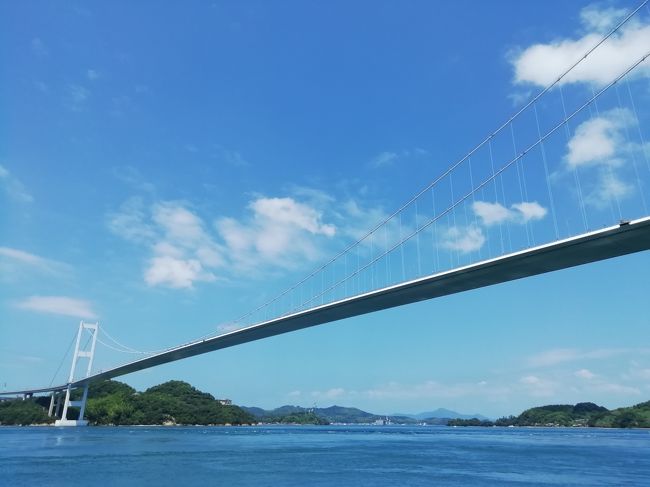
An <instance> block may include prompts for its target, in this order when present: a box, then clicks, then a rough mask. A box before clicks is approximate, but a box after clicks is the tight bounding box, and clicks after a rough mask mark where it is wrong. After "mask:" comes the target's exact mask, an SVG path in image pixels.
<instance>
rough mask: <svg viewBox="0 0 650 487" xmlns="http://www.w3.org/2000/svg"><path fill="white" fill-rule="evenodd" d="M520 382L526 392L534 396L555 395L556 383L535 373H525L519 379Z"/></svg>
mask: <svg viewBox="0 0 650 487" xmlns="http://www.w3.org/2000/svg"><path fill="white" fill-rule="evenodd" d="M519 382H520V384H522V385H523V387H524V389H525V391H526V392H528V394H530V395H531V396H534V397H550V396H553V395H555V391H556V388H557V384H556V383H555V382H554V381H551V380H548V379H543V378H540V377H537V376H535V375H527V376H524V377H522V378H521V379H519Z"/></svg>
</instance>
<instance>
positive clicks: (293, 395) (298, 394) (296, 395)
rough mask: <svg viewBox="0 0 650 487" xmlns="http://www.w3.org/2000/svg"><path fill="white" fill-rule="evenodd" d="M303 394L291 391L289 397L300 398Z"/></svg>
mask: <svg viewBox="0 0 650 487" xmlns="http://www.w3.org/2000/svg"><path fill="white" fill-rule="evenodd" d="M301 395H302V393H301V392H300V391H291V392H290V393H288V394H287V396H289V397H300V396H301Z"/></svg>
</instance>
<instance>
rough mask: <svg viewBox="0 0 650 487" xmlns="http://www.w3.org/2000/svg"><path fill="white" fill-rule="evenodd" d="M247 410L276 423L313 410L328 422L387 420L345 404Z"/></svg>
mask: <svg viewBox="0 0 650 487" xmlns="http://www.w3.org/2000/svg"><path fill="white" fill-rule="evenodd" d="M242 409H244V410H245V411H246V412H248V413H250V414H252V415H253V416H255V417H256V418H257V419H258V420H259V421H262V422H267V423H274V422H284V421H281V420H282V419H283V418H285V417H286V416H287V415H292V414H300V413H307V412H312V413H313V414H314V415H316V416H317V417H319V418H321V419H323V420H325V421H327V422H328V423H348V424H368V423H374V422H375V421H381V420H385V419H386V416H382V415H377V414H372V413H368V412H366V411H362V410H361V409H357V408H348V407H343V406H330V407H328V408H309V409H308V408H303V407H300V406H281V407H279V408H276V409H270V410H264V409H260V408H256V407H245V406H243V407H242ZM388 419H389V420H390V421H391V422H393V423H399V424H411V423H416V422H417V421H416V420H414V419H413V418H409V417H406V416H388Z"/></svg>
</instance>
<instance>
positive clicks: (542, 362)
mask: <svg viewBox="0 0 650 487" xmlns="http://www.w3.org/2000/svg"><path fill="white" fill-rule="evenodd" d="M644 350H645V349H638V350H637V352H644ZM632 351H633V350H631V349H627V348H601V349H596V350H580V349H576V348H555V349H551V350H546V351H544V352H541V353H538V354H535V355H532V356H530V357H528V358H527V359H526V363H527V365H528V366H529V367H551V366H554V365H558V364H562V363H567V362H576V361H578V360H594V359H603V358H609V357H614V356H617V355H622V354H625V353H631V352H632Z"/></svg>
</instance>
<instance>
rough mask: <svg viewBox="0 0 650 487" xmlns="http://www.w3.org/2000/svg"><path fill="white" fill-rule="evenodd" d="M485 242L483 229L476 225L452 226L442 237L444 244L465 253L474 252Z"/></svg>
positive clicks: (445, 246)
mask: <svg viewBox="0 0 650 487" xmlns="http://www.w3.org/2000/svg"><path fill="white" fill-rule="evenodd" d="M484 243H485V235H484V234H483V230H481V228H480V227H478V226H476V225H468V226H452V227H450V228H448V229H447V230H446V231H445V232H444V234H443V237H442V246H443V247H444V248H447V249H450V250H458V251H460V252H463V253H468V252H474V251H475V250H478V249H480V248H481V247H482V246H483V244H484Z"/></svg>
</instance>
